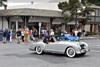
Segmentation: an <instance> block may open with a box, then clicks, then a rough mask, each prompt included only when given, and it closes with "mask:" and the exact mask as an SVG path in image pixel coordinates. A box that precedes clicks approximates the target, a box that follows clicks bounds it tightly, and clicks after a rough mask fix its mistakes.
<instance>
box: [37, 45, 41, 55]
mask: <svg viewBox="0 0 100 67" xmlns="http://www.w3.org/2000/svg"><path fill="white" fill-rule="evenodd" d="M35 50H36V53H37V54H42V49H41V47H40V46H36V48H35Z"/></svg>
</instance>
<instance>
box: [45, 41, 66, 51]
mask: <svg viewBox="0 0 100 67" xmlns="http://www.w3.org/2000/svg"><path fill="white" fill-rule="evenodd" d="M64 48H65V46H64V45H62V44H61V43H59V42H50V43H48V44H46V46H45V50H47V51H51V52H58V53H59V52H64Z"/></svg>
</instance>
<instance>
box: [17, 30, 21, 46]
mask: <svg viewBox="0 0 100 67" xmlns="http://www.w3.org/2000/svg"><path fill="white" fill-rule="evenodd" d="M16 34H17V40H18V42H17V43H18V44H19V43H20V39H21V29H18V31H17V32H16Z"/></svg>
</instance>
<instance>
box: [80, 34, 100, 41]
mask: <svg viewBox="0 0 100 67" xmlns="http://www.w3.org/2000/svg"><path fill="white" fill-rule="evenodd" d="M98 38H100V35H93V36H84V37H80V39H81V40H84V39H98Z"/></svg>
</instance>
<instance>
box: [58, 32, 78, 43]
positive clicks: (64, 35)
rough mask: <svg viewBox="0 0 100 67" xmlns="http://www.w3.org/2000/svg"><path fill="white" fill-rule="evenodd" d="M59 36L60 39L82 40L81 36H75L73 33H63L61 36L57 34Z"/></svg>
mask: <svg viewBox="0 0 100 67" xmlns="http://www.w3.org/2000/svg"><path fill="white" fill-rule="evenodd" d="M56 37H57V38H58V40H70V41H78V40H80V37H78V36H73V35H71V34H67V33H66V34H63V35H60V36H56Z"/></svg>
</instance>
